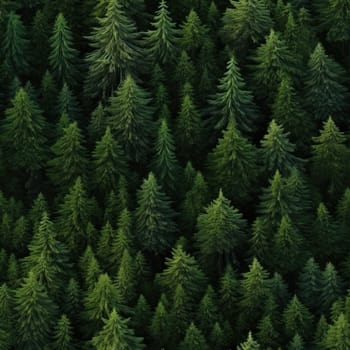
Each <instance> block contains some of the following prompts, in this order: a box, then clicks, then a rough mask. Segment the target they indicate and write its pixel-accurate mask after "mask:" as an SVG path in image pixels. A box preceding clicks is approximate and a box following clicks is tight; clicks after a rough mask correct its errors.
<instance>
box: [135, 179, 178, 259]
mask: <svg viewBox="0 0 350 350" xmlns="http://www.w3.org/2000/svg"><path fill="white" fill-rule="evenodd" d="M137 203H138V207H137V209H136V213H135V215H136V234H137V237H138V240H139V242H140V243H141V244H142V246H143V247H144V249H145V250H147V251H150V252H154V253H156V254H159V253H163V252H164V251H165V250H167V249H168V248H169V247H171V245H172V243H173V242H174V239H175V236H174V235H175V232H176V226H175V223H174V216H175V212H174V211H173V209H172V208H171V203H170V201H169V199H168V197H167V195H166V194H165V193H164V192H162V190H161V188H160V186H159V185H158V183H157V180H156V178H155V176H154V175H153V174H152V173H150V174H149V175H148V178H147V179H144V181H143V184H142V186H141V189H140V190H139V192H138V200H137Z"/></svg>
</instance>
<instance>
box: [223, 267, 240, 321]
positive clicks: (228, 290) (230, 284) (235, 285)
mask: <svg viewBox="0 0 350 350" xmlns="http://www.w3.org/2000/svg"><path fill="white" fill-rule="evenodd" d="M239 287H240V286H239V280H238V277H237V276H236V274H235V272H234V270H233V268H232V266H231V265H227V267H226V270H225V272H224V273H223V275H222V277H221V278H220V289H219V306H220V307H221V308H222V312H223V314H224V315H225V316H226V318H227V319H229V318H230V317H232V315H234V313H235V311H236V307H237V303H238V299H239Z"/></svg>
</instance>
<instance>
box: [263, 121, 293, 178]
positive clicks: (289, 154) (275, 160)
mask: <svg viewBox="0 0 350 350" xmlns="http://www.w3.org/2000/svg"><path fill="white" fill-rule="evenodd" d="M288 136H289V132H284V129H283V127H282V126H280V125H278V124H277V123H276V121H275V120H273V119H272V121H271V122H270V124H269V127H268V129H267V134H266V135H265V136H264V138H263V139H262V140H261V155H262V161H263V164H264V168H265V171H266V173H268V174H269V175H273V174H274V173H275V172H276V170H279V172H280V173H281V174H282V175H283V176H286V175H288V174H289V173H290V171H291V169H292V168H293V167H294V166H295V165H298V164H299V163H300V160H299V159H298V158H297V157H295V156H294V155H293V152H294V151H295V145H294V144H292V143H291V142H290V141H289V140H288Z"/></svg>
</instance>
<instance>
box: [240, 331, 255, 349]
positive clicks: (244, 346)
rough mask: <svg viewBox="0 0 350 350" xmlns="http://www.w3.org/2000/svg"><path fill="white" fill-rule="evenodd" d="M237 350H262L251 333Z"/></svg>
mask: <svg viewBox="0 0 350 350" xmlns="http://www.w3.org/2000/svg"><path fill="white" fill-rule="evenodd" d="M237 350H260V345H259V343H258V342H256V341H255V340H254V338H253V336H252V333H251V332H249V334H248V338H247V340H246V341H245V342H244V343H242V344H240V345H239V346H238V347H237Z"/></svg>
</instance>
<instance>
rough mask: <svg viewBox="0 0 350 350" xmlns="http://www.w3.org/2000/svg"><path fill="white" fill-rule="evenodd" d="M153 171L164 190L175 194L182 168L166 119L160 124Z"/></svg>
mask: <svg viewBox="0 0 350 350" xmlns="http://www.w3.org/2000/svg"><path fill="white" fill-rule="evenodd" d="M153 170H154V173H155V175H156V177H157V179H158V181H159V182H160V184H161V185H162V188H163V189H164V190H166V191H167V192H170V193H173V192H174V190H175V180H176V179H177V177H178V175H179V171H180V166H179V164H178V162H177V159H176V155H175V144H174V140H173V136H172V133H171V129H170V128H169V127H168V123H167V121H166V119H163V120H162V121H161V122H160V126H159V129H158V135H157V139H156V144H155V156H154V160H153Z"/></svg>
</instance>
